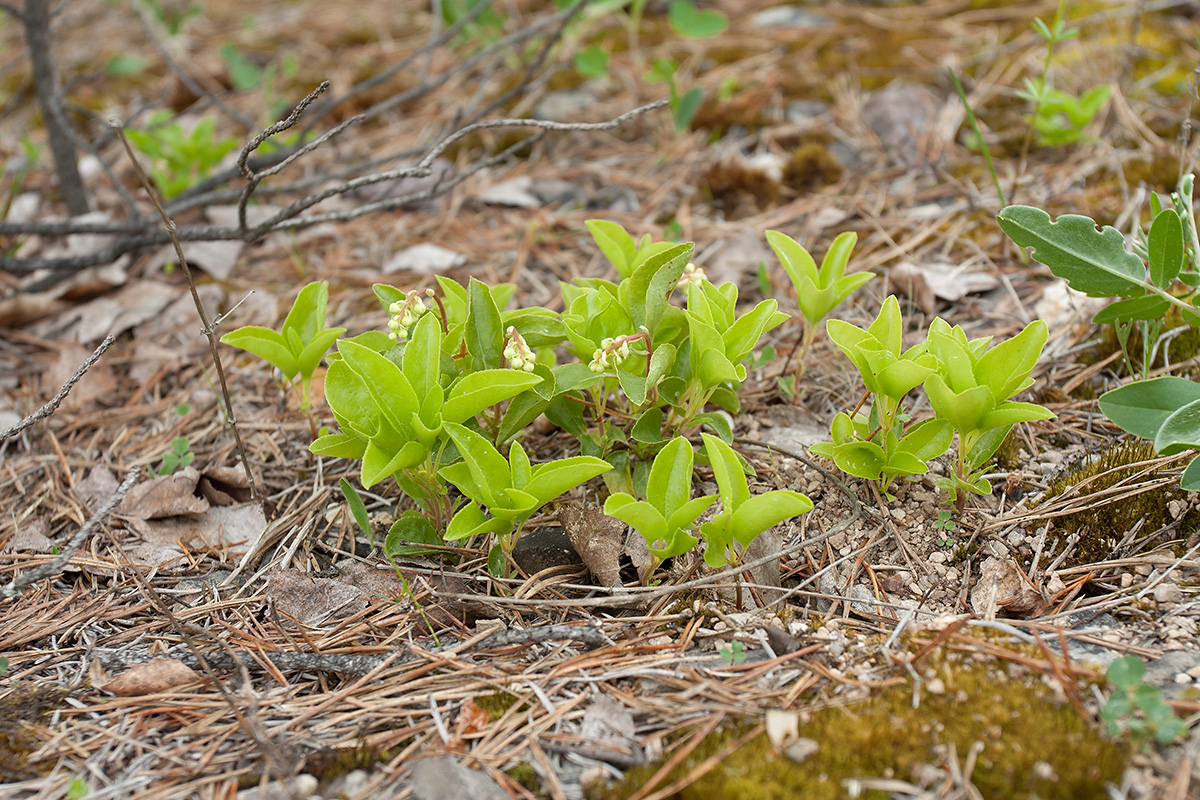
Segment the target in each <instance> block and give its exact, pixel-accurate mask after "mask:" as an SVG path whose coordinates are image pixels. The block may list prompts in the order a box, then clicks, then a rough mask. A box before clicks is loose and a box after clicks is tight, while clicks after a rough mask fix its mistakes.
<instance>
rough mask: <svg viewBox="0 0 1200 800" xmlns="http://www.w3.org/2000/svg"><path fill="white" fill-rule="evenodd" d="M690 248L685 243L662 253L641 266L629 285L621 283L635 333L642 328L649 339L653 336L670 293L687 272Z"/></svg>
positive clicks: (691, 246)
mask: <svg viewBox="0 0 1200 800" xmlns="http://www.w3.org/2000/svg"><path fill="white" fill-rule="evenodd" d="M693 247H694V245H692V244H691V243H690V242H688V243H685V244H679V245H673V246H671V247H669V248H667V249H666V250H662V251H660V252H658V253H656V254H655V255H653V256H651V257H650V258H648V259H646V261H645V262H643V263H642V264H640V265H639V266H638V268H637V269H636V270H634V273H633V275H632V276H630V278H629V279H628V283H625V282H622V287H623V288H624V287H628V288H627V295H628V300H627V302H629V303H630V308H629V309H628V310H629V312H630V318H631V320H632V323H633V325H632V327H633V328H634V329H635V330H636V329H637V328H640V327H641V326H643V325H644V326H645V327H646V329H647V330H648V331H649V332H650V335H651V336H653V335H654V332H655V331H656V330H657V328H658V321H659V320H660V319H662V315H663V313H664V312H665V311H666V308H667V301H668V299H669V298H670V297H671V292H672V291H674V289H675V286H676V285H677V284H678V283H679V279H680V277H682V275H683V272H684V270H685V269H686V268H687V265H688V259H690V258H691V257H692V249H693ZM623 299H624V295H623ZM631 332H632V331H625V333H631Z"/></svg>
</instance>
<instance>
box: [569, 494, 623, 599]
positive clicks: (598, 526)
mask: <svg viewBox="0 0 1200 800" xmlns="http://www.w3.org/2000/svg"><path fill="white" fill-rule="evenodd" d="M558 521H559V523H561V524H562V526H563V529H564V530H565V531H566V532H567V538H568V539H570V540H571V546H572V547H574V548H575V552H576V553H579V557H580V558H581V559H583V564H584V566H585V567H587V568H588V571H589V572H591V573H592V576H593V577H594V578H595V579H596V583H597V584H599V585H600V586H620V585H621V554H622V552H623V551H624V549H625V548H624V545H625V523H623V522H621V521H620V520H618V519H614V518H613V517H610V516H608V515H607V514H605V513H604V511H603V509H601V508H599V507H586V506H578V505H575V504H573V503H564V504H563V505H562V506H561V507H560V508H559V510H558Z"/></svg>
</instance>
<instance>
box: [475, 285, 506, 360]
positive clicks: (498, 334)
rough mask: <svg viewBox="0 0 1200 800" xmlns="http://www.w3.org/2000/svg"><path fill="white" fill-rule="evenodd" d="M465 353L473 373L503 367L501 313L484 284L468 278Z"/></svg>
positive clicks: (490, 291)
mask: <svg viewBox="0 0 1200 800" xmlns="http://www.w3.org/2000/svg"><path fill="white" fill-rule="evenodd" d="M465 335H466V340H467V352H468V353H470V355H471V359H472V363H473V364H474V369H475V370H476V371H481V370H485V369H499V368H500V367H501V366H503V363H504V358H503V352H502V351H503V349H504V344H503V339H504V328H503V325H502V323H501V322H500V309H499V308H498V307H497V304H496V301H495V299H493V297H492V290H490V289H489V288H488V286H487V284H486V283H483V282H482V281H479V280H476V279H475V278H471V281H470V285H469V286H468V287H467V327H466V331H465Z"/></svg>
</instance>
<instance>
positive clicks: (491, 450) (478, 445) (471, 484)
mask: <svg viewBox="0 0 1200 800" xmlns="http://www.w3.org/2000/svg"><path fill="white" fill-rule="evenodd" d="M442 427H443V428H444V429H445V431H446V433H447V434H448V435H449V436H450V438H451V439H452V440H453V441H454V445H455V446H456V447H457V448H458V452H459V453H460V454H461V455H462V458H463V460H462V461H460V462H459V463H458V464H451V465H450V466H448V467H442V469H441V470H440V474H441V475H442V476H443V477H444V478H445V479H446V480H448V481H450V482H451V483H453V484H454V485H455V486H457V487H458V488H459V489H460V490H461V491H462V493H463V494H465V495H466V496H467V497H470V498H471V499H472V500H475V501H477V502H479V503H482V504H483V505H485V506H487V507H489V508H491V507H492V506H495V505H497V504H498V500H497V494H496V493H497V492H499V491H500V490H502V489H507V488H509V487H510V486H511V483H510V480H511V478H510V472H509V466H508V462H507V461H505V459H504V456H502V455H500V453H499V451H497V450H496V448H495V447H494V446H493V445H492V443H491V442H489V441H488V440H487V439H486V438H484V437H483V436H481V435H480V434H478V433H476V432H475V431H473V430H471V429H469V428H466V427H464V426H462V425H459V424H457V423H454V422H445V423H443V425H442ZM464 473H465V474H464Z"/></svg>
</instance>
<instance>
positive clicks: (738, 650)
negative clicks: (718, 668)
mask: <svg viewBox="0 0 1200 800" xmlns="http://www.w3.org/2000/svg"><path fill="white" fill-rule="evenodd" d="M717 655H719V656H720V657H721V658H724V659H727V660H728V661H729V666H731V667H732V666H734V665H735V664H740V663H742V662H743V661H745V660H746V645H744V644H742V643H741V642H739V641H738V640H737V639H734V640H733V641H732V642H730V643H729V644H727V645H725V646H724V647H722V648H720V649H719V650H717Z"/></svg>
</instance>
